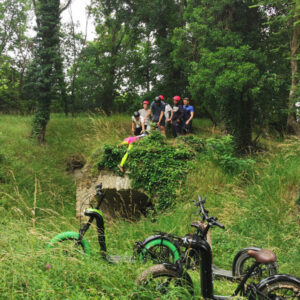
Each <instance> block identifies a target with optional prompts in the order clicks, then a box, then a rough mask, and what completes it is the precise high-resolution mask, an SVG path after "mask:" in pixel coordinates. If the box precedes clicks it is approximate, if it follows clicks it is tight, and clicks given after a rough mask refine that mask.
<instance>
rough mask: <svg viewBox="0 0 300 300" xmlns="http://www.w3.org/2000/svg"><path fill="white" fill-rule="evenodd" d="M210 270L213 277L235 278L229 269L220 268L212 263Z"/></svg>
mask: <svg viewBox="0 0 300 300" xmlns="http://www.w3.org/2000/svg"><path fill="white" fill-rule="evenodd" d="M212 271H213V276H214V277H215V278H226V279H228V280H234V279H235V277H234V276H233V274H232V272H231V271H228V270H224V269H221V268H219V267H217V266H216V265H214V264H213V265H212Z"/></svg>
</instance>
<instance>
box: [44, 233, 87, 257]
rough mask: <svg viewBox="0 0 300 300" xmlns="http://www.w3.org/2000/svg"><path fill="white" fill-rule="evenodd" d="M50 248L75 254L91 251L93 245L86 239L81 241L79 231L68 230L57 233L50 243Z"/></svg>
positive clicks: (71, 254)
mask: <svg viewBox="0 0 300 300" xmlns="http://www.w3.org/2000/svg"><path fill="white" fill-rule="evenodd" d="M48 248H49V249H57V250H58V249H59V250H61V251H62V253H63V254H65V255H66V254H67V255H70V256H73V255H75V253H76V254H78V253H79V254H87V255H89V254H90V253H91V246H90V244H89V243H88V241H87V240H86V239H82V240H81V241H79V233H77V232H73V231H67V232H63V233H60V234H58V235H56V236H55V237H54V238H53V239H52V240H51V241H50V243H49V244H48Z"/></svg>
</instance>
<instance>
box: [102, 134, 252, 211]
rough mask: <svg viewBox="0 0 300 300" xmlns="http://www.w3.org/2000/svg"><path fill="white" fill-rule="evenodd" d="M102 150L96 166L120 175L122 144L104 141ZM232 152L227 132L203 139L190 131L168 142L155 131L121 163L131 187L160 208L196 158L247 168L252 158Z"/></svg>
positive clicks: (231, 171)
mask: <svg viewBox="0 0 300 300" xmlns="http://www.w3.org/2000/svg"><path fill="white" fill-rule="evenodd" d="M103 150H104V152H103V156H102V158H101V161H100V162H99V163H98V169H103V168H108V169H110V170H113V171H115V172H116V173H118V174H119V175H121V174H122V173H121V172H120V170H119V168H118V164H119V163H120V161H121V159H122V157H123V155H124V154H125V152H126V149H125V147H116V146H114V145H109V144H105V145H104V147H103ZM234 153H235V152H234V146H233V141H232V137H231V136H225V137H222V138H210V139H206V140H204V139H201V138H198V137H196V136H193V135H190V136H186V137H181V138H179V139H177V141H176V143H174V144H171V143H169V142H168V141H167V140H166V138H165V137H164V136H163V135H161V134H160V133H159V132H157V131H155V132H153V133H151V134H150V135H149V136H147V137H145V138H143V139H142V140H140V141H139V142H138V143H135V144H134V147H133V148H132V150H130V154H129V157H128V160H127V161H126V164H125V166H126V169H127V171H128V175H129V177H130V178H131V180H132V185H133V187H134V188H137V189H143V190H144V191H146V192H147V193H148V195H149V197H150V198H155V199H156V201H155V203H156V207H157V208H158V209H161V208H165V207H169V206H171V204H172V201H174V199H175V198H176V192H177V191H178V190H179V188H180V186H181V185H182V184H183V183H184V182H185V179H186V174H187V172H188V171H189V170H190V169H191V168H192V166H193V161H195V160H196V159H209V160H211V161H213V162H214V163H215V164H216V165H218V166H220V167H221V168H222V169H223V171H224V172H225V173H229V174H238V173H241V172H243V173H246V172H248V171H249V170H251V166H252V165H253V164H254V160H252V159H242V158H238V157H236V156H234Z"/></svg>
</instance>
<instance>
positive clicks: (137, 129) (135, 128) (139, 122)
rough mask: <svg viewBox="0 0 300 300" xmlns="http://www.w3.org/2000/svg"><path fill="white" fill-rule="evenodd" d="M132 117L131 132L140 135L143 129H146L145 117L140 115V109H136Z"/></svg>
mask: <svg viewBox="0 0 300 300" xmlns="http://www.w3.org/2000/svg"><path fill="white" fill-rule="evenodd" d="M131 119H132V122H131V132H132V133H133V134H134V135H140V134H141V132H142V131H145V126H144V118H143V117H142V116H140V113H139V112H138V111H135V112H134V113H133V116H132V118H131Z"/></svg>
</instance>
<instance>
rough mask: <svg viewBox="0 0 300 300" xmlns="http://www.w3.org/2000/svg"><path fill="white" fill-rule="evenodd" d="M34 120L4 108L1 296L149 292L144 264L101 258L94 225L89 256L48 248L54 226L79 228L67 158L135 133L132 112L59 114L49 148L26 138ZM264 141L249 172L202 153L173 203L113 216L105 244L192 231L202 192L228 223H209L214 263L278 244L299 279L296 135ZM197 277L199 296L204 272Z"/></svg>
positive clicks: (90, 155) (123, 247)
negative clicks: (232, 170) (140, 282)
mask: <svg viewBox="0 0 300 300" xmlns="http://www.w3.org/2000/svg"><path fill="white" fill-rule="evenodd" d="M31 122H32V119H31V117H21V116H18V117H16V116H9V115H1V116H0V272H1V275H2V281H1V282H0V299H99V298H100V299H151V295H147V294H146V293H144V292H142V291H141V290H140V289H139V288H138V287H136V286H135V284H134V281H135V279H136V277H137V275H138V274H139V273H140V272H141V271H143V270H144V269H145V268H146V266H145V265H140V264H133V263H129V264H120V265H116V266H112V265H108V264H107V263H105V262H103V261H102V260H101V258H100V257H99V252H98V244H97V239H96V236H95V231H93V230H90V231H89V232H88V233H87V236H86V238H87V239H88V240H89V241H90V243H91V244H92V249H93V254H92V255H91V257H82V258H81V257H66V256H63V255H58V253H56V252H55V251H47V250H46V245H47V243H48V241H50V239H51V238H52V237H53V236H54V235H55V234H57V233H59V232H61V231H65V230H74V231H77V230H78V227H79V220H77V219H75V218H74V215H75V190H76V184H75V181H74V178H73V176H72V175H70V174H69V173H68V172H67V171H66V162H67V161H68V158H69V157H71V156H72V155H77V154H80V155H82V156H84V157H85V159H86V160H87V161H91V160H93V159H95V158H97V157H98V156H99V147H101V145H102V144H103V142H110V143H117V142H119V141H121V140H122V139H123V138H124V137H125V136H127V135H129V134H130V119H129V117H128V116H123V115H116V116H112V117H110V118H107V117H104V116H92V117H90V116H80V117H78V118H68V119H66V118H64V117H63V116H61V115H53V116H52V119H51V121H50V123H49V127H48V130H47V144H46V145H44V146H40V145H38V144H37V143H36V142H35V141H34V140H32V139H30V138H29V136H30V128H31ZM195 128H196V129H197V134H198V135H200V136H202V137H211V136H213V135H216V134H219V132H218V130H217V129H215V130H213V129H212V128H211V125H210V123H209V122H208V121H207V120H199V121H198V120H196V122H195ZM263 143H264V145H265V146H266V147H268V149H269V151H266V152H263V153H260V154H257V155H256V156H255V157H254V158H255V160H256V161H257V163H256V166H255V170H254V172H253V174H252V176H251V177H250V178H244V177H239V176H229V175H228V174H226V173H224V172H223V171H222V169H221V168H220V167H218V166H217V165H215V164H213V163H212V162H211V161H209V160H206V159H205V157H203V159H201V160H199V161H198V162H197V166H196V168H195V169H194V170H193V171H192V172H191V173H190V174H189V175H188V184H187V185H186V187H183V188H182V189H181V190H180V191H179V192H178V198H177V199H176V206H175V208H173V209H172V210H171V209H170V210H167V211H164V212H162V213H160V214H159V215H155V216H149V217H148V218H142V219H140V220H139V221H138V222H127V221H124V220H113V221H110V222H109V223H108V224H107V231H108V249H109V252H110V253H112V254H119V255H123V254H126V255H131V253H132V248H133V245H134V242H135V241H137V240H143V239H144V238H145V237H147V236H149V235H151V234H152V233H153V231H154V230H160V231H167V232H172V233H175V234H180V235H181V234H182V235H183V234H186V233H187V232H191V231H192V229H191V227H190V223H191V222H192V220H194V219H197V215H196V213H195V212H196V211H195V207H194V206H193V204H192V200H194V199H196V196H197V195H198V194H200V195H205V196H207V208H208V210H209V211H210V213H211V215H214V216H217V217H218V219H219V221H220V222H222V223H223V224H224V225H225V226H226V230H225V231H222V230H221V229H219V228H215V229H213V231H212V240H213V252H214V260H215V263H216V264H217V265H218V266H221V267H226V268H228V269H230V267H231V262H232V260H233V257H234V255H235V253H236V252H237V251H238V250H239V249H241V248H243V247H246V246H249V245H256V246H259V247H265V248H270V249H272V250H274V251H275V253H276V254H277V257H278V262H279V265H280V272H281V273H290V274H293V275H295V276H298V277H300V240H299V236H300V216H299V211H300V206H299V204H297V202H296V199H297V198H298V197H299V189H300V168H299V165H300V154H299V153H300V146H299V141H298V140H295V139H292V138H290V139H286V140H285V141H284V142H282V141H276V140H275V139H266V140H263ZM191 276H192V278H193V280H194V284H195V286H196V292H195V293H196V295H197V297H196V298H200V295H201V293H200V284H199V279H198V274H197V273H196V272H192V273H191ZM215 286H216V290H217V292H218V293H224V294H230V293H231V291H232V285H231V284H228V283H227V282H222V281H221V282H215ZM161 299H162V298H161Z"/></svg>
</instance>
